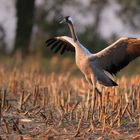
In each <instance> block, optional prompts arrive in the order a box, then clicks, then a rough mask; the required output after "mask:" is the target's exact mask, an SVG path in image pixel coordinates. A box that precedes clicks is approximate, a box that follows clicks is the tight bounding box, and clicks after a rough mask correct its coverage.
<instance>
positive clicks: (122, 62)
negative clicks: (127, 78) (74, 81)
mask: <svg viewBox="0 0 140 140" xmlns="http://www.w3.org/2000/svg"><path fill="white" fill-rule="evenodd" d="M60 23H67V25H68V27H69V30H70V33H71V37H69V36H57V37H52V38H49V39H48V40H47V41H46V42H45V43H46V47H48V48H50V49H51V50H53V51H54V52H55V53H57V52H60V54H61V55H62V54H64V53H65V52H67V51H71V52H74V53H75V62H76V65H77V67H78V68H79V69H80V71H81V72H82V73H83V74H84V76H85V78H86V80H87V81H88V83H89V84H90V85H92V87H93V91H94V94H95V95H94V107H95V102H96V94H97V91H98V89H97V82H99V83H100V84H101V85H104V86H107V87H113V86H118V84H117V83H116V82H115V80H114V77H116V74H117V72H119V71H120V70H121V69H122V68H124V67H125V66H127V65H128V64H129V63H130V62H131V61H132V60H134V59H136V58H138V57H139V56H140V38H128V37H121V38H119V39H118V40H117V41H115V42H114V43H113V44H111V45H109V46H107V47H106V48H104V49H103V50H101V51H99V52H97V53H91V52H90V51H89V50H88V49H87V48H86V47H84V46H83V45H82V44H81V43H80V41H79V40H78V37H77V34H76V31H75V28H74V24H73V20H72V17H71V16H66V17H64V18H63V19H62V20H61V21H60Z"/></svg>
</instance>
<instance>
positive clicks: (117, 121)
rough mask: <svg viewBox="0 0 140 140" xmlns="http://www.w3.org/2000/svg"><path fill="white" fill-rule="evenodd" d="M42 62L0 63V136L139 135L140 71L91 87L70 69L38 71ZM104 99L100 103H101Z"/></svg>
mask: <svg viewBox="0 0 140 140" xmlns="http://www.w3.org/2000/svg"><path fill="white" fill-rule="evenodd" d="M40 69H41V68H40V66H39V64H38V62H36V63H35V62H34V63H33V62H32V63H30V61H29V62H27V63H26V65H19V64H16V65H15V66H14V67H11V69H10V68H9V66H8V67H7V65H4V64H1V67H0V125H1V127H0V139H1V138H3V139H17V138H18V139H28V140H30V139H33V138H36V139H40V138H42V139H87V140H89V139H98V140H104V139H106V140H107V139H113V140H114V139H116V140H118V139H133V140H137V139H140V131H139V130H140V76H135V77H132V78H130V79H129V80H128V79H127V78H125V77H121V78H120V80H119V81H117V82H118V83H119V86H118V87H117V88H104V87H102V86H100V85H98V89H99V90H100V92H101V93H102V99H100V97H99V96H98V98H97V102H96V110H95V113H94V118H93V117H92V116H93V115H92V112H93V104H94V103H93V96H94V94H93V91H92V89H89V88H88V87H87V83H86V82H85V81H84V79H83V78H79V77H76V76H71V75H70V73H66V72H65V73H62V74H56V73H50V74H46V73H43V72H41V71H40ZM101 100H102V104H101Z"/></svg>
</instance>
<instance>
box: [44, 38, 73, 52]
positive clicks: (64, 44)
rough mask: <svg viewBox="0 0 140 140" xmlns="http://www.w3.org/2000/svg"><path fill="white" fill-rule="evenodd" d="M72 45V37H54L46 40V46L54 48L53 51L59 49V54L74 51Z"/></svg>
mask: <svg viewBox="0 0 140 140" xmlns="http://www.w3.org/2000/svg"><path fill="white" fill-rule="evenodd" d="M74 45H75V43H74V41H73V39H72V38H70V37H66V36H61V37H54V38H51V39H48V40H47V41H46V47H48V48H50V49H51V50H54V52H55V53H57V52H59V51H60V54H64V53H65V52H66V51H71V52H75V47H74Z"/></svg>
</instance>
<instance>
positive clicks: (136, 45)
mask: <svg viewBox="0 0 140 140" xmlns="http://www.w3.org/2000/svg"><path fill="white" fill-rule="evenodd" d="M95 56H96V57H97V59H96V61H95V63H96V64H97V65H98V66H99V67H101V68H102V69H104V70H106V71H108V72H109V73H110V74H116V73H117V72H118V71H120V70H121V69H122V68H123V67H125V66H126V65H128V64H129V62H131V61H132V60H134V59H135V58H136V57H139V56H140V39H137V38H121V39H119V40H118V41H116V42H115V43H113V44H112V45H110V46H109V47H107V48H105V49H103V50H102V51H100V52H98V53H97V54H95Z"/></svg>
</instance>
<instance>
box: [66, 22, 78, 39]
mask: <svg viewBox="0 0 140 140" xmlns="http://www.w3.org/2000/svg"><path fill="white" fill-rule="evenodd" d="M68 26H69V29H70V32H71V35H72V38H73V40H74V42H76V41H77V40H78V39H77V35H76V32H75V30H74V26H73V24H72V22H70V23H68Z"/></svg>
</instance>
